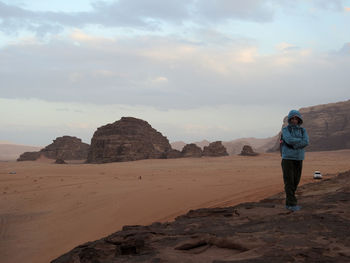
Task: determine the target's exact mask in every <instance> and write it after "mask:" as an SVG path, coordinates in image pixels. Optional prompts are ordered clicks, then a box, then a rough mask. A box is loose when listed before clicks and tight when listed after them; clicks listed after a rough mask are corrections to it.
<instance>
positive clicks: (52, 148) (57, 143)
mask: <svg viewBox="0 0 350 263" xmlns="http://www.w3.org/2000/svg"><path fill="white" fill-rule="evenodd" d="M88 149H89V145H88V144H87V143H83V142H82V141H81V139H79V138H77V137H72V136H63V137H58V138H56V139H55V140H53V143H51V144H50V145H48V146H46V147H45V148H44V149H41V150H40V151H39V152H26V153H23V154H21V156H20V157H19V158H18V159H17V161H33V160H37V159H38V158H39V157H40V156H44V157H46V158H49V159H63V160H84V159H86V158H87V154H88Z"/></svg>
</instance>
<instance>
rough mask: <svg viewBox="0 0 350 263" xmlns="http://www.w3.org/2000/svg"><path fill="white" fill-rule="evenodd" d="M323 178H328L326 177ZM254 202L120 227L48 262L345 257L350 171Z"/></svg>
mask: <svg viewBox="0 0 350 263" xmlns="http://www.w3.org/2000/svg"><path fill="white" fill-rule="evenodd" d="M326 177H327V176H326ZM298 197H299V204H300V205H301V206H302V210H301V211H298V212H289V211H287V210H286V209H284V205H283V202H284V194H283V193H280V194H277V195H275V196H272V197H270V198H267V199H264V200H261V201H260V202H256V203H243V204H240V205H237V206H233V207H225V208H204V209H198V210H191V211H190V212H188V213H187V214H186V215H183V216H180V217H177V218H176V220H175V221H174V222H171V223H153V224H152V225H149V226H125V227H124V228H123V230H122V231H119V232H116V233H114V234H112V235H110V236H108V237H105V238H102V239H100V240H97V241H94V242H89V243H86V244H83V245H81V246H78V247H76V248H74V249H73V250H72V251H70V252H68V253H67V254H65V255H63V256H61V257H59V258H57V259H56V260H53V261H52V263H102V262H103V263H107V262H108V263H115V262H154V263H155V262H212V263H219V262H240V263H243V262H244V263H250V262H266V263H273V262H276V263H277V262H278V263H280V262H342V263H343V262H350V171H348V172H345V173H341V174H339V175H338V176H336V177H334V178H331V179H324V180H323V181H321V182H319V183H312V184H307V185H304V186H302V187H299V189H298Z"/></svg>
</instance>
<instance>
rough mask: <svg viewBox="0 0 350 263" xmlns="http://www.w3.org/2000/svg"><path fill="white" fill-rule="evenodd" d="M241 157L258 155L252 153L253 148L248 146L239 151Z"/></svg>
mask: <svg viewBox="0 0 350 263" xmlns="http://www.w3.org/2000/svg"><path fill="white" fill-rule="evenodd" d="M240 155H242V156H256V155H258V153H256V152H254V151H253V148H252V147H251V146H250V145H244V146H243V148H242V151H241V154H240Z"/></svg>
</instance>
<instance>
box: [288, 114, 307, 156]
mask: <svg viewBox="0 0 350 263" xmlns="http://www.w3.org/2000/svg"><path fill="white" fill-rule="evenodd" d="M294 116H297V117H298V118H299V119H300V122H299V124H298V125H293V124H291V123H290V119H291V118H292V117H294ZM302 123H303V118H302V117H301V114H300V112H299V111H297V110H291V111H290V112H289V114H288V126H286V127H284V128H283V129H282V140H283V143H282V159H288V160H304V156H305V150H304V148H305V147H306V146H308V145H309V136H308V135H307V132H306V129H305V128H303V127H300V125H301V124H302Z"/></svg>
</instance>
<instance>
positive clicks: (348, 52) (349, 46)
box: [338, 42, 350, 56]
mask: <svg viewBox="0 0 350 263" xmlns="http://www.w3.org/2000/svg"><path fill="white" fill-rule="evenodd" d="M338 54H340V55H345V56H350V42H349V43H345V44H344V46H343V47H342V48H341V49H340V50H339V52H338Z"/></svg>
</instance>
